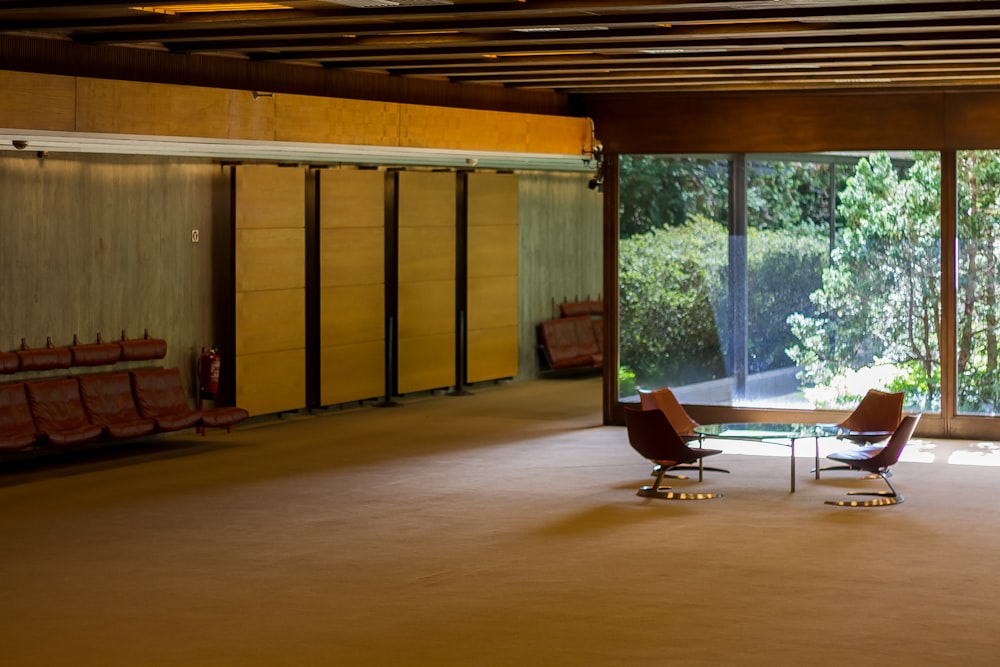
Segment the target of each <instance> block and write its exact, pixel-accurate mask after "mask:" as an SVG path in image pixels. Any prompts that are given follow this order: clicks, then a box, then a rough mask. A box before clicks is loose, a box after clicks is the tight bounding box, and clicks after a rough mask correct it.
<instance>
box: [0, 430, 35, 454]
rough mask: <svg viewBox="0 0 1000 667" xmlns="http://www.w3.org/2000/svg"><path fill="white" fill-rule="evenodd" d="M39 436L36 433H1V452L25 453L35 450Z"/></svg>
mask: <svg viewBox="0 0 1000 667" xmlns="http://www.w3.org/2000/svg"><path fill="white" fill-rule="evenodd" d="M37 440H38V436H36V435H35V434H34V433H12V434H10V435H8V434H5V433H0V452H24V451H28V450H29V449H33V448H34V446H35V442H36V441H37Z"/></svg>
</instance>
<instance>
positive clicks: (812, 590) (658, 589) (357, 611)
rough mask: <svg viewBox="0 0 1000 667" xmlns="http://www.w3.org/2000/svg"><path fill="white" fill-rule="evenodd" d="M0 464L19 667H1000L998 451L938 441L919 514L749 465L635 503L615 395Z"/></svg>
mask: <svg viewBox="0 0 1000 667" xmlns="http://www.w3.org/2000/svg"><path fill="white" fill-rule="evenodd" d="M474 392H475V394H474V395H472V396H464V397H448V396H421V397H415V398H410V399H406V400H404V401H402V402H403V403H404V405H403V407H398V408H390V409H377V408H372V407H359V408H353V409H350V410H331V411H327V412H324V413H321V414H312V415H300V416H295V417H291V418H285V419H273V420H265V421H257V422H254V423H250V424H247V425H244V426H242V427H240V428H238V429H236V430H234V432H233V433H231V434H228V435H227V434H225V433H222V432H218V433H210V434H209V435H208V436H207V437H204V438H202V437H198V436H195V435H190V434H187V435H183V436H174V437H170V438H163V439H159V440H156V441H154V442H151V443H148V444H146V445H143V446H134V447H130V448H128V449H127V450H120V451H109V452H101V453H94V454H91V455H89V456H80V457H67V458H66V459H64V460H61V461H59V462H45V463H36V464H33V465H12V464H10V463H7V464H5V465H4V466H3V467H0V540H2V541H0V582H2V592H0V664H2V665H9V666H12V667H14V666H16V667H20V666H35V665H44V666H50V665H51V666H62V665H72V666H77V667H80V666H87V667H89V666H91V665H106V666H109V667H118V666H126V665H127V666H129V667H138V666H147V665H150V666H174V665H178V666H179V665H185V666H198V667H201V666H206V667H207V666H227V667H228V666H258V665H267V666H271V665H273V666H284V665H291V666H300V665H301V666H306V665H315V666H328V665H330V666H333V665H335V666H362V665H363V666H373V665H401V666H409V665H414V666H417V665H419V666H424V665H427V666H430V665H434V666H442V667H444V666H479V665H483V666H499V665H511V666H517V665H532V666H533V665H546V666H550V667H552V666H554V667H558V666H562V665H566V666H569V665H573V666H583V667H588V666H604V665H638V664H651V663H660V664H666V665H696V666H697V665H713V666H719V665H824V666H825V665H856V666H863V665H995V664H997V661H998V660H1000V639H998V635H1000V575H998V566H1000V556H998V551H1000V504H998V503H997V497H996V488H997V482H998V480H1000V470H998V468H997V467H996V464H997V463H998V462H1000V461H998V460H997V454H996V446H995V444H994V443H972V442H959V441H933V442H932V441H926V440H921V439H919V438H917V439H916V440H914V441H913V442H912V443H911V445H910V447H908V449H907V451H906V452H905V455H906V460H904V461H902V462H900V464H899V465H898V466H897V468H896V476H895V478H894V482H895V483H896V486H897V488H898V489H899V490H900V491H901V492H902V493H903V494H904V495H905V497H906V502H905V503H904V504H902V505H899V506H896V507H886V508H878V509H844V508H835V507H831V506H828V505H825V504H823V500H824V499H827V498H837V497H840V496H842V494H843V493H844V492H845V491H847V490H848V489H852V488H859V489H860V488H865V487H875V488H877V487H878V485H879V484H881V482H872V481H865V480H862V479H860V478H859V475H857V474H855V473H849V472H847V473H844V472H841V473H827V474H826V475H825V476H824V478H823V479H821V480H818V481H817V480H815V479H812V476H811V475H810V473H809V468H810V466H811V463H812V458H811V457H812V447H811V446H800V448H799V452H798V453H799V459H798V460H797V463H798V470H797V482H798V484H797V486H798V489H797V492H796V493H794V494H791V493H789V490H788V481H789V480H788V477H789V459H788V450H787V449H786V448H783V447H778V446H773V445H772V446H767V445H762V446H756V447H754V446H752V445H749V444H745V443H744V444H739V443H729V444H727V445H726V452H725V453H724V454H722V455H720V456H717V457H715V458H714V459H713V462H714V463H718V464H719V465H722V466H724V467H728V468H729V469H730V470H731V471H732V474H729V475H726V474H719V473H715V474H708V476H707V477H706V480H705V482H703V483H701V484H697V482H693V481H687V482H677V483H676V484H675V488H697V489H699V490H705V491H709V490H710V491H718V492H723V493H724V494H725V495H724V497H723V498H721V499H717V500H709V501H662V500H646V499H642V498H639V497H637V496H636V495H635V490H636V488H637V487H638V486H639V485H641V484H643V483H646V482H647V481H648V480H649V478H648V472H649V465H648V464H647V463H646V462H645V461H643V460H642V459H641V458H640V457H639V456H638V455H637V454H635V453H634V452H633V451H632V450H631V449H630V447H629V446H628V444H627V440H626V435H625V431H624V429H622V428H620V427H605V426H602V425H601V423H600V422H601V417H600V415H601V409H600V392H601V387H600V379H599V378H582V379H563V380H539V381H530V382H523V383H513V384H506V385H490V386H484V387H476V388H475V389H474Z"/></svg>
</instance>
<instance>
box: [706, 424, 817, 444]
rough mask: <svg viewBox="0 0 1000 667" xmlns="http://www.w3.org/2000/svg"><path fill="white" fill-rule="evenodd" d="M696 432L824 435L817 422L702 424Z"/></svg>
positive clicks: (713, 434)
mask: <svg viewBox="0 0 1000 667" xmlns="http://www.w3.org/2000/svg"><path fill="white" fill-rule="evenodd" d="M694 431H695V433H700V434H701V435H705V436H708V437H710V438H734V439H740V438H743V439H747V440H768V439H770V438H814V437H816V436H822V435H824V433H823V429H822V427H820V426H818V425H816V424H786V423H763V422H738V423H727V424H702V425H701V426H697V427H695V429H694Z"/></svg>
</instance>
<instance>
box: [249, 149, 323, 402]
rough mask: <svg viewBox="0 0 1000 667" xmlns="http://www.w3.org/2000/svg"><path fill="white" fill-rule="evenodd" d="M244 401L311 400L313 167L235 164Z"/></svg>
mask: <svg viewBox="0 0 1000 667" xmlns="http://www.w3.org/2000/svg"><path fill="white" fill-rule="evenodd" d="M234 169H235V185H234V187H235V193H234V194H235V196H234V201H235V207H234V211H233V217H234V220H235V227H236V229H235V262H236V266H235V278H236V280H235V283H236V284H235V290H236V295H235V303H236V309H235V352H236V404H237V405H239V406H241V407H244V408H246V409H247V410H248V411H249V412H250V414H252V415H256V414H266V413H274V412H285V411H288V410H298V409H300V408H304V407H305V405H306V377H305V370H306V367H305V338H306V336H305V322H306V317H305V313H306V304H305V282H306V274H305V265H306V256H305V196H306V195H305V173H306V172H305V170H304V169H301V168H289V167H276V166H272V165H246V166H239V167H235V168H234Z"/></svg>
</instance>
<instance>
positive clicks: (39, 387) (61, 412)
mask: <svg viewBox="0 0 1000 667" xmlns="http://www.w3.org/2000/svg"><path fill="white" fill-rule="evenodd" d="M25 390H26V391H27V394H28V405H29V406H30V407H31V415H32V417H34V420H35V424H36V425H37V426H38V430H39V431H42V432H43V433H50V434H51V433H52V432H53V431H65V430H71V429H76V428H80V427H83V426H89V425H90V421H89V420H88V419H87V413H86V411H85V410H84V409H83V401H82V400H81V399H80V386H79V385H78V384H77V382H76V378H61V379H55V380H36V381H34V382H28V383H27V384H25Z"/></svg>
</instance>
